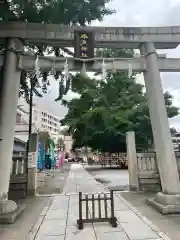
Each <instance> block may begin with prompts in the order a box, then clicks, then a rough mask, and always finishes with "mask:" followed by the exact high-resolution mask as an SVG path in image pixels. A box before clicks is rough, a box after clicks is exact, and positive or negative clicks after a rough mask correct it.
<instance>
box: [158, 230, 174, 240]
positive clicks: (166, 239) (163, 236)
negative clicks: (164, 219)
mask: <svg viewBox="0 0 180 240" xmlns="http://www.w3.org/2000/svg"><path fill="white" fill-rule="evenodd" d="M158 234H159V235H160V236H161V238H162V239H163V240H171V239H170V238H169V237H168V236H167V235H166V234H165V233H164V232H160V233H158Z"/></svg>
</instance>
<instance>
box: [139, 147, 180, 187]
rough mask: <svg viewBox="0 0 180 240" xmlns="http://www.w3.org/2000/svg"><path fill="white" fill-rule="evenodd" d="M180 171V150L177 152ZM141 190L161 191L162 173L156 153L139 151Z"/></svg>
mask: <svg viewBox="0 0 180 240" xmlns="http://www.w3.org/2000/svg"><path fill="white" fill-rule="evenodd" d="M175 155H176V159H177V166H178V170H179V173H180V152H175ZM137 170H138V180H139V190H140V191H145V192H159V191H161V190H162V189H161V181H160V175H159V171H158V167H157V160H156V154H155V153H137Z"/></svg>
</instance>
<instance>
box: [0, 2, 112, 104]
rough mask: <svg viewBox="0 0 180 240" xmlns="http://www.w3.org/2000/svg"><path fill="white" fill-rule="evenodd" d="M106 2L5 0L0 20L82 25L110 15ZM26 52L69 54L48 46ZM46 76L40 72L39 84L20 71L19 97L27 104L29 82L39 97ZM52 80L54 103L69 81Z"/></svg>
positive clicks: (66, 90) (57, 78) (56, 76)
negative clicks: (56, 87) (55, 84)
mask: <svg viewBox="0 0 180 240" xmlns="http://www.w3.org/2000/svg"><path fill="white" fill-rule="evenodd" d="M109 2H110V0H98V1H97V0H78V1H74V0H66V1H62V0H48V1H45V0H27V1H24V0H11V1H10V0H7V1H6V4H1V7H0V20H2V21H16V22H17V21H22V22H33V23H52V24H65V25H81V26H84V25H86V24H89V23H91V21H93V20H99V21H102V19H103V17H104V16H106V15H109V14H112V13H114V11H113V10H111V9H109V8H107V6H106V3H109ZM29 50H31V51H34V53H35V54H37V55H44V53H45V52H46V54H54V55H55V56H63V55H64V53H67V54H70V55H72V53H71V51H69V50H68V49H66V48H59V47H56V48H52V47H51V46H35V47H31V48H30V47H29ZM49 74H50V75H51V74H52V73H50V72H42V73H41V77H42V84H41V85H40V84H39V81H38V79H37V78H36V77H34V76H32V75H30V76H27V73H25V72H23V73H22V76H21V88H20V95H24V97H25V98H26V100H27V101H28V99H29V85H30V84H29V81H33V83H32V84H33V91H34V93H35V94H36V95H37V96H41V92H43V93H46V92H47V89H48V85H49V80H48V75H49ZM54 78H55V79H56V80H59V96H58V98H57V99H56V100H61V99H62V97H63V95H65V94H66V93H67V92H68V89H69V86H70V79H68V81H65V79H64V77H63V75H62V73H61V72H57V73H56V74H54ZM39 86H41V90H42V91H40V88H39Z"/></svg>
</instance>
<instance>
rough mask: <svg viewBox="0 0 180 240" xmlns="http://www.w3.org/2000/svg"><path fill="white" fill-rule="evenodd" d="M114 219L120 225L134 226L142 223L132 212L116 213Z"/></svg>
mask: <svg viewBox="0 0 180 240" xmlns="http://www.w3.org/2000/svg"><path fill="white" fill-rule="evenodd" d="M115 214H116V217H117V219H118V221H119V222H120V223H123V222H124V223H128V222H134V224H135V223H136V222H137V223H138V222H139V221H142V220H141V219H140V218H139V217H138V216H137V215H136V214H135V213H134V212H133V211H132V210H125V211H116V212H115Z"/></svg>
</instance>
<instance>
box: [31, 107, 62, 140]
mask: <svg viewBox="0 0 180 240" xmlns="http://www.w3.org/2000/svg"><path fill="white" fill-rule="evenodd" d="M32 122H33V123H34V124H35V125H36V127H37V128H38V129H39V131H46V132H49V134H50V136H51V137H52V139H53V140H54V141H55V143H56V142H57V140H58V138H59V135H60V118H59V117H57V116H54V115H53V114H52V113H50V112H48V111H46V110H43V109H38V108H37V107H34V108H33V119H32Z"/></svg>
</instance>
